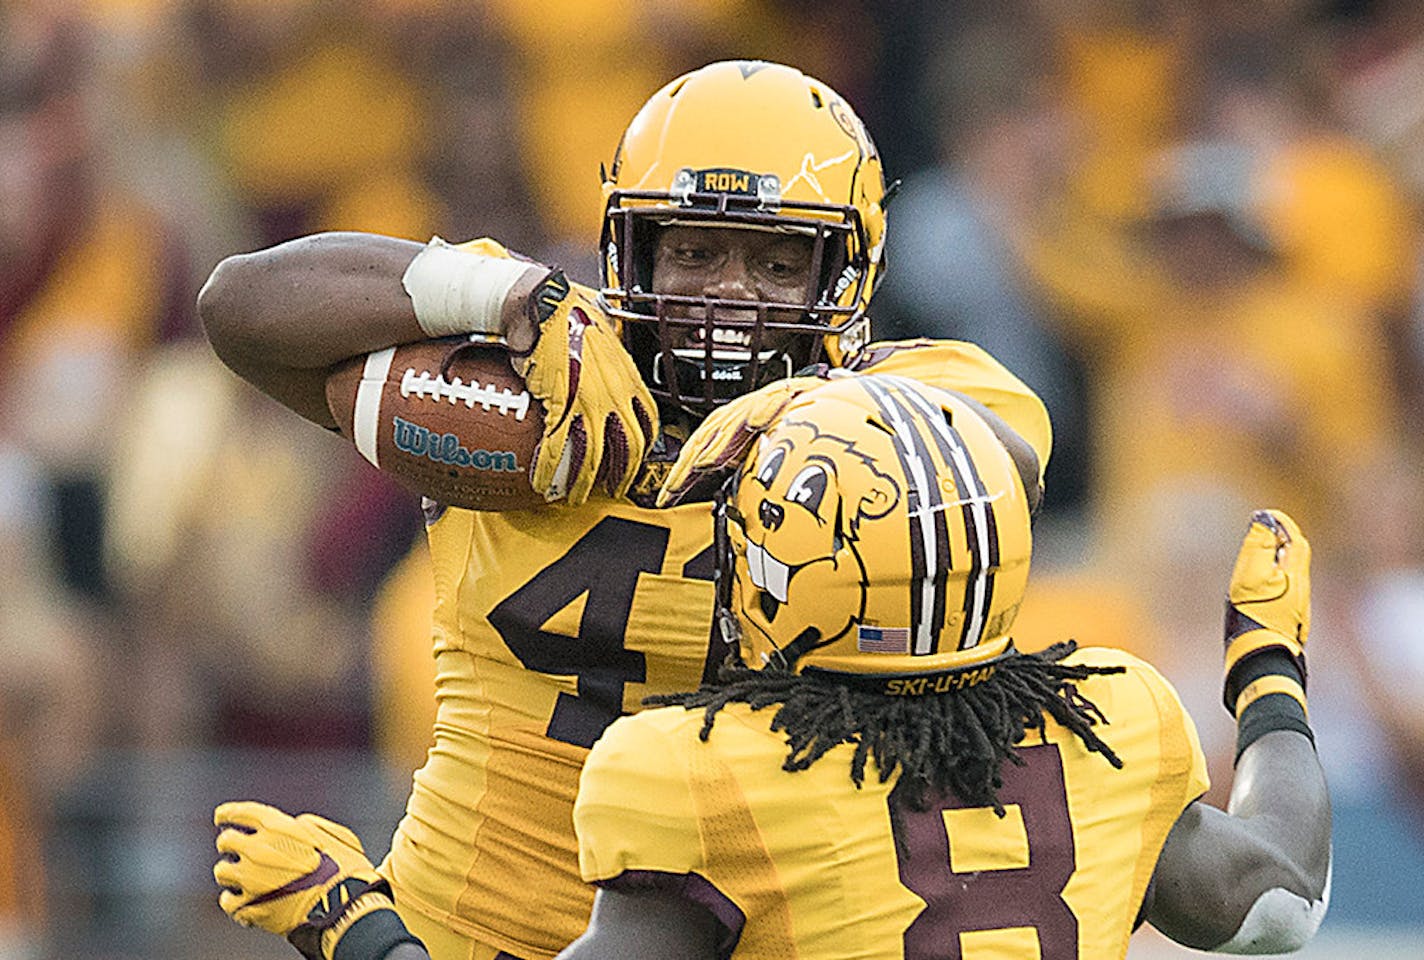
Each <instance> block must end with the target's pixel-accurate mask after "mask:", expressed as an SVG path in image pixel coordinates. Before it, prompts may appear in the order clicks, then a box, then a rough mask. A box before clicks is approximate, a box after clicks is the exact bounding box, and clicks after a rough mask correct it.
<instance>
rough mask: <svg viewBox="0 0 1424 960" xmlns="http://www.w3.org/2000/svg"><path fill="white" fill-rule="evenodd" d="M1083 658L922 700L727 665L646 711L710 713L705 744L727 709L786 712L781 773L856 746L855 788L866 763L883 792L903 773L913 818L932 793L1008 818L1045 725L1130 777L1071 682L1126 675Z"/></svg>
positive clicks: (1038, 658)
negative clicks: (1027, 745)
mask: <svg viewBox="0 0 1424 960" xmlns="http://www.w3.org/2000/svg"><path fill="white" fill-rule="evenodd" d="M1077 648H1078V645H1077V643H1075V642H1074V641H1072V640H1069V641H1067V642H1065V643H1059V644H1055V645H1054V646H1052V647H1049V648H1048V649H1047V650H1044V651H1042V652H1039V653H1017V652H1012V653H1010V654H1009V655H1008V656H1006V657H1003V658H1001V659H999V660H997V661H995V663H994V667H995V669H994V672H993V674H992V675H991V676H989V677H988V679H986V680H984V681H982V682H980V683H977V684H974V685H973V686H966V687H964V688H963V689H952V690H947V691H946V692H944V693H938V694H927V695H923V696H918V697H908V696H887V695H884V694H882V693H875V692H870V691H866V690H859V689H852V688H850V687H847V686H845V685H842V684H840V683H837V682H835V680H833V679H825V678H824V677H825V674H824V673H820V674H817V675H801V674H796V673H792V672H790V671H789V670H784V669H775V668H770V667H769V668H767V669H764V670H752V669H750V668H749V667H746V666H744V665H743V664H741V663H738V662H736V661H735V660H734V659H731V658H729V659H728V661H727V663H725V664H723V666H722V667H721V669H720V670H719V671H718V675H717V681H716V682H715V683H710V684H703V686H702V687H701V688H700V689H698V690H695V691H692V692H688V693H672V694H662V695H659V696H653V697H648V698H647V699H646V700H645V701H644V703H646V704H648V705H649V706H682V707H686V708H687V709H689V710H692V709H695V708H698V707H702V708H704V709H705V710H706V717H705V720H704V722H703V724H702V732H701V734H700V736H701V738H702V739H703V740H706V739H707V738H708V736H709V735H710V734H711V733H712V725H713V723H714V722H715V720H716V716H717V711H719V710H721V709H722V708H723V707H724V706H726V705H727V704H729V703H745V704H748V705H750V706H751V708H752V709H753V710H761V709H762V708H764V707H769V706H773V705H776V704H780V709H778V710H777V711H776V716H775V717H773V718H772V721H771V729H772V730H773V731H777V730H780V731H785V733H786V742H787V745H788V746H789V747H790V748H791V749H790V752H789V753H788V754H787V756H786V761H785V762H784V763H783V764H782V765H781V768H782V769H783V770H790V771H796V770H805V769H806V768H807V767H809V766H811V764H813V763H815V762H816V761H817V760H819V759H820V758H821V757H822V756H824V755H825V754H826V752H827V751H829V750H830V749H831V748H832V747H835V746H837V745H838V744H842V743H854V744H855V745H856V746H855V754H854V756H853V757H852V758H851V762H850V778H851V780H852V781H853V782H854V783H855V785H856V786H857V787H859V786H860V785H861V783H863V782H864V780H865V765H866V761H867V760H874V761H875V766H876V769H878V770H879V771H880V782H881V783H884V782H885V781H887V780H889V779H890V777H891V775H893V774H894V773H895V771H896V770H897V769H898V770H900V782H899V784H898V785H897V788H896V789H897V790H903V791H904V794H903V795H904V796H905V798H906V802H908V803H909V804H910V806H911V807H913V808H915V809H924V807H925V803H926V798H927V797H928V796H929V795H930V794H931V792H939V791H945V790H949V791H952V792H953V793H954V794H955V795H956V796H958V797H959V798H960V799H961V800H963V801H965V802H966V803H972V804H977V805H981V806H992V807H993V808H994V810H995V812H996V813H998V814H999V815H1000V816H1002V815H1003V813H1004V807H1003V805H1002V804H1000V803H999V799H998V789H999V787H1001V786H1003V776H1002V774H1001V773H1000V770H1001V768H1002V767H1003V764H1004V762H1005V761H1008V762H1010V763H1015V764H1019V765H1022V764H1023V762H1024V761H1023V760H1022V759H1020V758H1019V756H1018V754H1017V753H1016V752H1015V751H1014V746H1015V745H1016V744H1018V743H1019V742H1021V741H1022V740H1023V738H1024V734H1025V733H1026V732H1027V731H1028V730H1029V729H1030V728H1033V729H1036V730H1037V731H1038V732H1039V735H1040V736H1045V735H1046V733H1047V730H1046V720H1045V717H1046V716H1048V717H1052V718H1053V719H1054V720H1056V721H1057V722H1058V723H1060V724H1062V725H1063V727H1065V728H1066V729H1067V730H1068V731H1070V732H1071V733H1073V734H1074V735H1076V736H1077V737H1078V739H1080V740H1082V741H1083V745H1084V746H1086V747H1087V748H1088V749H1089V750H1090V751H1092V752H1094V753H1100V754H1102V755H1103V757H1105V758H1106V759H1107V761H1108V762H1109V763H1111V764H1112V765H1113V766H1114V767H1117V768H1121V767H1122V761H1121V760H1120V759H1119V758H1118V756H1117V754H1115V753H1113V751H1112V749H1111V748H1110V747H1109V746H1108V745H1107V744H1106V743H1104V742H1103V741H1102V740H1101V739H1099V737H1098V735H1097V734H1096V733H1094V732H1093V726H1094V725H1096V724H1097V723H1099V722H1102V723H1107V722H1108V721H1107V718H1106V717H1104V716H1103V714H1102V712H1101V711H1100V710H1099V709H1098V708H1097V706H1096V705H1095V704H1094V703H1092V702H1091V701H1090V700H1088V699H1087V698H1085V697H1084V696H1083V695H1082V694H1080V693H1079V692H1078V689H1077V687H1075V686H1074V685H1073V682H1074V681H1076V680H1084V679H1086V678H1087V677H1090V676H1095V675H1104V674H1112V673H1123V672H1124V668H1122V667H1095V666H1086V665H1079V664H1073V665H1069V664H1064V663H1061V662H1059V661H1061V660H1062V659H1063V658H1064V657H1066V656H1068V655H1069V654H1070V653H1072V652H1073V651H1074V650H1076V649H1077Z"/></svg>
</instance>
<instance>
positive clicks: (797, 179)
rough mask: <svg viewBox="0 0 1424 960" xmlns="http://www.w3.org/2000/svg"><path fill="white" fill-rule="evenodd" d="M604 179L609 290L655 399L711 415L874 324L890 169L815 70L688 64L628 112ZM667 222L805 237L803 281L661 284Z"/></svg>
mask: <svg viewBox="0 0 1424 960" xmlns="http://www.w3.org/2000/svg"><path fill="white" fill-rule="evenodd" d="M603 193H604V200H605V204H606V207H605V214H604V225H603V234H602V239H601V241H600V245H601V250H602V254H603V260H602V271H603V291H602V292H603V296H604V298H605V299H606V301H607V303H608V305H609V307H610V308H611V312H612V313H613V314H614V315H615V316H617V317H618V318H619V319H620V320H621V321H622V323H623V337H624V341H625V343H626V344H627V346H628V349H629V352H630V353H631V354H632V355H633V358H634V359H635V360H636V361H637V363H638V366H639V368H640V370H641V371H642V373H643V375H644V378H645V380H646V381H647V382H648V384H649V385H650V386H651V387H652V389H653V393H654V395H656V396H658V397H660V398H661V399H664V400H666V401H669V402H671V403H673V404H675V405H677V406H681V407H683V408H684V409H687V410H690V411H693V412H695V413H701V414H705V413H706V412H707V411H708V410H710V409H711V408H712V407H714V406H716V405H717V404H718V403H721V402H725V401H726V400H729V399H731V398H733V397H736V396H739V395H741V394H743V393H747V392H749V391H751V390H753V389H755V388H756V387H758V386H761V385H763V384H765V383H768V382H770V381H772V380H776V379H779V378H781V377H785V376H788V375H790V374H791V373H793V372H794V371H796V370H799V369H800V368H802V367H804V366H806V365H807V364H810V363H816V362H820V361H822V360H826V361H829V362H830V363H832V364H836V365H839V364H841V363H843V362H844V361H845V359H846V358H847V357H848V356H851V355H854V354H855V353H856V352H858V351H859V350H860V348H861V347H862V346H863V345H864V343H865V342H866V341H867V340H868V339H869V336H868V321H867V320H866V318H865V309H866V305H867V304H868V303H869V301H870V296H871V293H872V292H873V291H874V289H875V286H876V283H877V282H878V280H879V278H880V271H881V265H882V260H881V250H882V246H883V244H884V239H885V211H884V200H885V180H884V175H883V173H882V171H881V165H880V155H879V153H878V152H877V151H876V149H875V144H874V143H872V142H871V139H870V136H869V135H868V134H867V133H866V130H865V125H864V124H863V123H861V121H860V118H859V117H857V116H856V115H855V112H854V111H852V110H851V108H850V106H849V105H848V104H847V103H846V102H845V100H843V99H842V98H841V97H840V96H839V95H838V94H837V93H836V92H835V91H834V90H832V89H831V88H830V87H828V86H826V85H825V84H823V83H821V82H820V81H818V80H814V79H812V78H810V77H808V76H806V75H804V74H803V73H801V72H800V71H799V70H795V69H793V68H791V67H787V66H782V65H780V64H775V63H766V62H763V61H757V60H751V61H749V60H736V61H724V62H719V63H713V64H709V65H708V66H705V67H702V68H701V69H698V70H694V71H693V72H691V73H688V74H686V75H684V76H681V77H678V78H677V79H676V80H674V81H672V82H671V83H669V84H668V85H667V86H665V87H664V88H663V89H662V90H660V91H658V92H657V93H656V94H654V95H653V97H652V99H651V100H649V101H648V102H647V104H645V105H644V106H643V108H642V109H641V110H640V111H639V112H638V114H637V116H636V117H634V118H633V122H632V123H631V124H630V125H629V127H628V129H627V131H626V132H625V133H624V135H623V140H622V142H621V143H620V144H619V146H618V151H617V154H616V155H615V157H614V160H613V168H612V171H611V172H610V173H608V174H607V175H606V176H605V178H604V184H603ZM672 225H676V226H689V227H697V226H709V227H740V228H742V229H754V230H766V231H773V232H780V233H791V234H799V235H803V236H806V237H808V238H809V239H810V242H811V251H812V253H811V269H810V281H809V283H808V284H807V287H808V289H807V290H806V291H805V294H804V296H803V297H802V298H801V299H800V300H799V302H780V303H776V302H769V301H764V300H722V299H715V298H709V297H702V296H686V295H673V294H658V293H654V292H653V285H652V264H653V251H654V249H655V247H656V242H657V234H658V231H659V229H660V228H662V227H667V226H672ZM753 311H754V317H750V316H749V314H751V313H753Z"/></svg>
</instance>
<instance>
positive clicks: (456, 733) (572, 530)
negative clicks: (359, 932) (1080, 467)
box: [382, 341, 1049, 960]
mask: <svg viewBox="0 0 1424 960" xmlns="http://www.w3.org/2000/svg"><path fill="white" fill-rule="evenodd" d="M876 349H877V350H878V351H879V353H878V355H877V357H876V359H877V361H878V362H885V363H887V364H888V363H891V361H893V366H894V368H895V369H894V372H895V373H898V374H901V375H903V376H912V377H915V376H917V377H918V378H920V379H924V380H926V381H927V382H931V383H935V384H937V385H941V386H945V387H948V388H950V389H957V390H961V391H963V392H965V393H968V394H970V395H971V396H975V397H976V398H977V399H979V400H980V401H981V402H983V403H984V404H985V405H986V406H988V407H990V408H991V409H993V410H995V412H997V413H999V415H1000V416H1002V417H1003V418H1004V419H1005V420H1007V421H1008V422H1009V423H1010V424H1012V425H1014V426H1015V427H1016V428H1019V429H1020V432H1022V433H1023V434H1024V436H1025V437H1026V438H1027V439H1028V440H1029V442H1030V443H1033V444H1034V445H1035V447H1036V449H1037V452H1038V453H1039V456H1040V459H1041V460H1042V461H1046V460H1047V453H1048V443H1049V428H1048V418H1047V414H1046V412H1045V411H1044V408H1043V404H1042V403H1041V402H1040V401H1039V399H1038V398H1037V397H1036V396H1035V395H1034V394H1033V393H1032V391H1030V390H1029V389H1028V388H1027V387H1026V386H1024V385H1023V384H1022V383H1021V382H1020V381H1019V380H1018V379H1017V378H1015V377H1013V375H1012V374H1010V373H1009V372H1008V371H1007V370H1005V369H1004V368H1003V367H1002V366H1000V365H999V364H998V363H997V362H996V361H995V360H993V359H992V358H991V357H990V356H989V355H988V354H986V353H984V352H983V351H982V350H980V349H979V348H977V347H974V346H972V345H969V344H959V343H948V342H941V343H938V344H936V343H932V342H930V341H916V342H912V343H907V344H903V345H881V346H880V347H878V348H876ZM427 521H428V522H427V533H428V536H429V541H430V555H431V560H432V563H433V567H434V575H435V593H436V606H435V616H434V641H435V659H436V700H437V713H436V720H435V736H434V745H433V746H432V747H431V749H430V751H429V753H428V755H427V759H426V762H425V765H424V766H423V767H422V768H421V769H420V770H419V771H417V772H416V774H415V777H414V786H413V790H412V793H411V797H410V800H409V802H408V803H407V806H406V815H405V817H404V818H403V819H402V821H401V823H400V826H399V827H398V828H397V831H396V834H395V837H394V838H393V840H392V846H391V852H390V855H389V856H388V857H387V859H386V861H385V863H384V864H383V865H382V872H383V873H384V874H385V875H386V876H387V877H388V878H389V879H390V881H391V883H392V886H393V888H394V890H395V893H396V901H397V903H398V905H399V906H400V907H401V909H402V911H403V912H404V911H415V912H417V913H419V914H421V915H423V916H424V917H426V918H428V919H429V920H431V921H433V922H435V923H438V924H440V925H441V926H443V927H446V928H448V929H450V930H453V931H455V932H456V933H458V934H461V935H463V936H466V937H468V938H470V939H472V940H475V941H478V942H480V943H482V944H485V945H488V946H492V947H494V948H496V949H499V950H503V951H506V952H507V953H509V954H512V955H513V956H515V957H519V958H522V960H541V958H547V957H552V956H553V955H554V954H556V953H557V952H558V951H559V950H560V949H562V948H563V947H564V946H565V945H566V944H567V943H569V942H570V941H571V940H573V939H574V938H576V937H577V936H578V935H579V934H580V933H582V932H583V930H584V927H585V926H586V925H587V921H588V913H589V909H590V906H591V905H592V901H593V892H592V889H591V888H590V887H588V886H587V885H586V884H584V882H583V881H582V879H581V878H580V875H579V866H578V848H577V843H576V840H575V836H574V827H573V802H574V796H575V794H576V792H577V788H578V779H579V772H580V769H581V768H582V765H583V762H584V758H585V757H586V756H587V753H588V748H589V747H591V746H592V745H593V744H594V742H595V741H596V740H597V739H598V738H599V736H600V735H601V734H602V733H603V731H604V730H605V729H606V728H607V727H608V725H609V724H611V723H612V722H613V721H614V720H615V719H616V718H618V717H619V716H620V715H622V714H625V713H632V712H634V711H636V710H638V709H639V707H640V704H641V702H642V699H643V698H644V697H646V696H649V695H651V694H657V693H669V692H675V691H680V690H691V689H695V688H696V687H697V686H698V684H699V683H700V682H701V681H702V679H703V678H704V677H706V676H710V675H711V674H712V672H715V669H716V667H717V665H718V664H720V663H721V661H722V660H723V659H724V658H725V656H726V654H727V652H728V650H729V648H728V647H727V646H726V645H725V644H724V643H722V642H720V641H716V642H714V641H713V640H712V611H713V599H714V598H713V589H712V579H711V578H712V571H713V559H712V518H711V510H710V507H709V505H708V504H707V503H691V504H687V505H684V506H680V507H676V508H673V509H668V510H656V509H651V508H648V507H643V506H638V505H636V504H634V503H632V502H630V501H627V500H621V501H612V500H608V499H599V498H594V499H592V500H590V501H589V502H588V503H586V504H584V505H583V506H581V507H578V508H568V507H563V506H550V507H547V508H542V509H537V510H530V511H520V512H508V513H481V512H473V511H469V510H462V509H456V508H448V509H439V508H437V509H434V510H432V511H431V513H430V515H429V516H428V518H427ZM436 960H446V958H444V957H437V958H436Z"/></svg>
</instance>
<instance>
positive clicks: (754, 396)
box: [658, 377, 826, 507]
mask: <svg viewBox="0 0 1424 960" xmlns="http://www.w3.org/2000/svg"><path fill="white" fill-rule="evenodd" d="M825 382H826V381H825V380H823V379H821V378H820V377H787V378H786V379H784V380H778V381H776V382H775V383H769V384H767V385H766V386H764V387H762V388H761V389H760V390H754V391H752V392H751V393H748V394H745V395H744V396H740V397H738V398H737V399H735V400H733V401H732V402H731V403H728V404H725V405H723V406H721V407H718V408H717V409H716V410H713V411H712V412H711V413H710V414H708V416H707V419H706V420H703V421H702V423H701V425H700V426H698V428H697V429H696V430H694V431H693V432H692V436H690V437H688V438H687V442H686V443H684V444H683V445H682V450H681V451H679V453H678V456H677V462H676V463H674V464H673V465H672V469H671V470H669V471H668V475H667V478H666V479H664V480H663V485H662V488H661V489H659V490H658V506H660V507H670V506H673V505H674V504H676V503H678V502H679V501H680V500H682V498H683V497H685V496H687V494H688V492H689V491H691V490H692V489H693V488H694V487H696V486H698V484H699V483H701V482H702V481H703V480H704V479H706V478H707V477H708V476H711V475H714V474H718V473H722V472H724V471H726V470H728V469H729V468H734V467H736V466H738V465H739V464H740V463H741V462H742V459H743V458H744V457H745V456H746V453H747V450H748V449H749V448H750V447H751V445H752V441H753V440H755V439H756V438H757V436H758V435H759V434H760V433H761V432H762V431H764V430H766V428H767V427H769V426H771V424H772V423H773V422H774V421H775V420H776V418H777V417H778V416H780V415H781V411H783V410H785V409H786V407H787V405H788V404H789V403H791V401H792V400H795V399H796V398H797V397H799V396H800V395H801V394H803V393H805V392H806V391H807V390H810V389H813V388H814V387H818V386H820V385H821V384H823V383H825Z"/></svg>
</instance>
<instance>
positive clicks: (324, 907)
mask: <svg viewBox="0 0 1424 960" xmlns="http://www.w3.org/2000/svg"><path fill="white" fill-rule="evenodd" d="M213 823H214V824H215V825H216V826H217V827H218V831H219V832H218V836H217V841H216V843H217V849H218V853H219V859H218V862H217V864H216V865H214V867H213V879H215V880H216V881H217V882H218V886H219V887H221V888H222V891H221V893H220V894H219V895H218V904H219V905H220V906H221V907H222V908H223V910H224V911H225V912H226V913H227V915H228V916H229V917H232V919H233V920H235V921H236V922H238V923H240V924H242V925H243V926H244V927H260V928H262V929H263V930H267V931H269V932H271V933H275V934H277V935H278V936H282V937H286V938H287V939H288V940H290V941H291V943H292V944H293V946H295V947H296V948H297V949H298V950H300V951H301V952H302V953H303V954H304V955H305V956H307V957H308V958H313V960H314V958H320V957H323V956H324V957H328V958H329V957H330V956H331V951H332V950H333V949H334V948H335V941H336V940H338V939H339V938H340V936H341V934H343V933H344V932H345V931H346V930H347V929H350V926H351V925H352V924H353V923H354V922H355V920H356V919H358V918H359V916H358V915H364V914H365V913H367V912H370V911H371V910H372V909H377V910H379V909H390V908H391V901H390V899H389V891H388V888H387V887H386V884H385V881H383V880H382V879H381V877H380V876H379V875H378V874H377V873H376V871H375V869H374V868H373V867H372V866H371V861H370V860H369V859H367V857H366V853H365V851H364V850H363V849H362V848H361V841H360V840H359V839H357V837H356V835H355V834H354V833H352V832H351V831H350V830H349V829H347V828H346V827H344V826H342V825H341V824H339V823H334V822H332V821H330V820H327V819H326V818H325V817H319V816H317V815H316V814H312V813H304V814H302V815H300V816H297V817H293V816H289V815H288V814H286V813H283V812H282V811H281V810H278V809H277V808H276V807H272V806H268V805H267V804H265V803H256V802H252V801H239V802H232V803H224V804H222V805H220V806H219V807H218V808H217V809H216V810H214V811H213ZM358 900H359V901H361V902H360V903H358ZM338 927H339V929H338ZM328 931H331V932H333V936H331V937H329V938H328V940H329V941H330V942H329V943H323V937H322V934H323V933H326V932H328Z"/></svg>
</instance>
